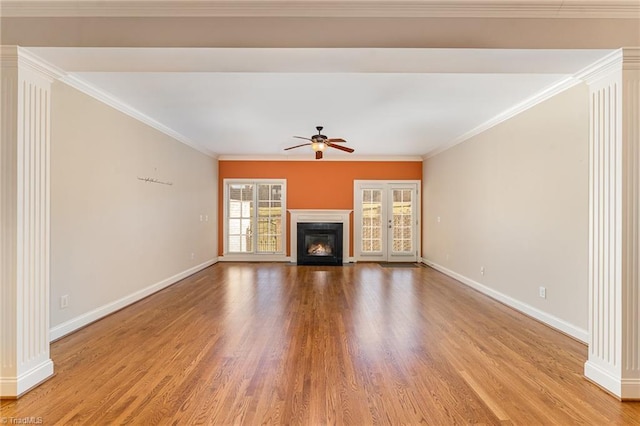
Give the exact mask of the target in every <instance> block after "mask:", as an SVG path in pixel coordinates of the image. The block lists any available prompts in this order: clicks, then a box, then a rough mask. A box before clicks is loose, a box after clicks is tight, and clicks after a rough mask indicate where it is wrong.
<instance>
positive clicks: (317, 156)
mask: <svg viewBox="0 0 640 426" xmlns="http://www.w3.org/2000/svg"><path fill="white" fill-rule="evenodd" d="M320 159H322V151H316V160H320Z"/></svg>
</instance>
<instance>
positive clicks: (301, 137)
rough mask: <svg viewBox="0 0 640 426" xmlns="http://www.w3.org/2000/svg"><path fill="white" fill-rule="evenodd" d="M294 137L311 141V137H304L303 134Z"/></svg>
mask: <svg viewBox="0 0 640 426" xmlns="http://www.w3.org/2000/svg"><path fill="white" fill-rule="evenodd" d="M294 138H298V139H304V140H306V141H313V139H309V138H305V137H303V136H294Z"/></svg>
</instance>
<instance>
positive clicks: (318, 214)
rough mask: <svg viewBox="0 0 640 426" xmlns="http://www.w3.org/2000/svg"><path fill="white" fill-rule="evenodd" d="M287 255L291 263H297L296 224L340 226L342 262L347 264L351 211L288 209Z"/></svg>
mask: <svg viewBox="0 0 640 426" xmlns="http://www.w3.org/2000/svg"><path fill="white" fill-rule="evenodd" d="M288 211H289V215H290V222H289V231H290V233H289V235H290V239H289V244H290V245H289V253H290V256H291V257H290V260H291V262H292V263H296V264H297V263H298V223H331V224H337V223H339V224H342V262H343V263H348V262H349V247H350V245H349V244H350V237H349V235H350V226H349V225H350V223H349V219H350V215H351V212H352V210H333V209H315V210H311V209H289V210H288Z"/></svg>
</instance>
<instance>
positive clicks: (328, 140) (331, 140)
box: [327, 138, 346, 142]
mask: <svg viewBox="0 0 640 426" xmlns="http://www.w3.org/2000/svg"><path fill="white" fill-rule="evenodd" d="M327 142H346V141H345V140H344V139H341V138H332V139H327Z"/></svg>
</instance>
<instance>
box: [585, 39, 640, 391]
mask: <svg viewBox="0 0 640 426" xmlns="http://www.w3.org/2000/svg"><path fill="white" fill-rule="evenodd" d="M583 78H584V80H585V81H586V82H587V84H588V85H589V90H590V101H589V107H590V130H589V133H590V135H589V335H590V342H589V359H588V361H587V362H586V364H585V376H586V377H587V378H589V379H590V380H592V381H594V382H595V383H597V384H598V385H600V386H602V387H603V388H605V389H606V390H608V391H609V392H610V393H612V394H614V395H615V396H617V397H618V398H620V399H622V400H630V399H640V315H639V312H640V282H639V277H640V48H633V49H621V50H618V51H616V52H615V53H614V54H612V55H610V56H609V57H607V58H605V60H603V61H601V62H600V63H599V64H597V66H594V68H593V69H592V70H591V71H589V72H586V73H585V74H584V75H583Z"/></svg>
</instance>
